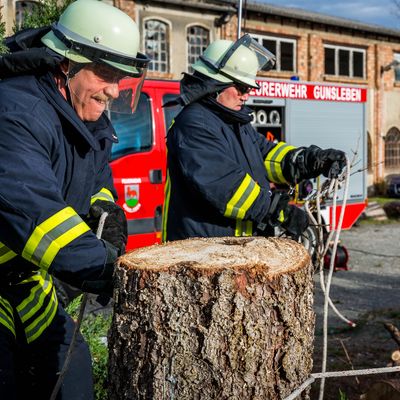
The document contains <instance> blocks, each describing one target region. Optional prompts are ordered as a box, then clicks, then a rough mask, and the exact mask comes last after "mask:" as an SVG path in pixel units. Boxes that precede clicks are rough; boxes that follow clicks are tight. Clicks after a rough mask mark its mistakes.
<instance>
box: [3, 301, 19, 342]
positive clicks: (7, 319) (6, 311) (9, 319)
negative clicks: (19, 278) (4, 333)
mask: <svg viewBox="0 0 400 400" xmlns="http://www.w3.org/2000/svg"><path fill="white" fill-rule="evenodd" d="M0 324H2V325H3V326H5V327H6V328H7V329H8V330H9V331H10V332H11V333H12V334H13V335H14V336H15V327H14V314H13V310H12V307H11V305H10V303H9V302H8V301H7V300H6V299H3V298H1V297H0Z"/></svg>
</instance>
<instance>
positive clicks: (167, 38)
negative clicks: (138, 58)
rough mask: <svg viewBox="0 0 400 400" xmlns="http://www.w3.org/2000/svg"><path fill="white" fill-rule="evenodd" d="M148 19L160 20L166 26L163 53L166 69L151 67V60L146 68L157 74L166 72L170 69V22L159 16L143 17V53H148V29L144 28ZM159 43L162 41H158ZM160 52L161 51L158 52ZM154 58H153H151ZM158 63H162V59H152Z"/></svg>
mask: <svg viewBox="0 0 400 400" xmlns="http://www.w3.org/2000/svg"><path fill="white" fill-rule="evenodd" d="M149 21H157V22H160V23H162V24H164V25H165V27H166V31H165V53H166V61H165V64H166V69H165V71H162V70H161V69H152V68H151V66H152V61H150V63H149V68H148V72H152V73H158V74H168V73H170V71H171V46H170V36H171V22H170V21H168V20H166V19H163V18H160V17H158V16H157V17H147V18H144V19H143V22H142V23H143V35H142V37H143V50H144V53H146V54H148V53H149V52H148V51H147V32H148V29H147V28H146V24H147V23H148V22H149ZM159 43H160V44H161V43H162V42H159ZM160 54H161V53H160ZM153 59H154V58H153ZM154 61H155V62H156V63H157V64H158V65H161V63H164V61H162V60H161V59H159V60H154Z"/></svg>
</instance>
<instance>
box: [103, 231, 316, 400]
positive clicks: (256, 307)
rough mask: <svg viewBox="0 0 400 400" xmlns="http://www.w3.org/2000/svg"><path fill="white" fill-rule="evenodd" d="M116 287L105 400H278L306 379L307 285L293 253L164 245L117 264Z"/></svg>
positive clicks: (277, 243) (310, 322) (303, 263)
mask: <svg viewBox="0 0 400 400" xmlns="http://www.w3.org/2000/svg"><path fill="white" fill-rule="evenodd" d="M116 279H117V283H116V286H117V289H116V296H115V304H114V317H113V322H112V326H111V330H110V335H109V349H110V353H109V354H110V358H109V398H110V399H112V400H117V399H118V400H134V399H135V400H142V399H146V400H147V399H157V400H159V399H160V400H162V399H169V400H172V399H175V400H194V399H202V400H208V399H218V400H222V399H229V400H234V399H237V400H239V399H240V400H243V399H252V400H255V399H260V400H261V399H263V400H266V399H268V400H272V399H283V398H284V397H286V396H287V395H289V394H290V393H291V392H292V391H293V390H294V389H295V388H296V387H298V386H299V385H300V384H301V383H302V382H304V381H305V380H306V379H307V378H308V377H309V374H310V372H311V369H312V352H313V339H314V320H315V317H314V311H313V279H312V265H311V262H310V258H309V256H308V253H307V251H306V250H305V249H304V247H303V246H302V245H300V244H298V243H296V242H294V241H292V240H288V239H278V238H262V237H257V238H255V237H251V238H232V237H230V238H201V239H200V238H199V239H188V240H183V241H176V242H169V243H167V244H165V245H155V246H151V247H147V248H142V249H139V250H136V251H133V252H131V253H129V254H126V255H125V256H123V257H121V258H120V260H119V263H118V267H117V271H116ZM299 398H301V397H299ZM302 398H308V395H307V394H303V397H302Z"/></svg>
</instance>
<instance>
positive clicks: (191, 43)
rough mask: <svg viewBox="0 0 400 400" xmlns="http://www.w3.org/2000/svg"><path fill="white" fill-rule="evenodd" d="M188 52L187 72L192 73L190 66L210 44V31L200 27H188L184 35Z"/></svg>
mask: <svg viewBox="0 0 400 400" xmlns="http://www.w3.org/2000/svg"><path fill="white" fill-rule="evenodd" d="M186 40H187V51H188V72H189V73H193V68H192V67H191V65H192V64H193V63H195V62H196V61H197V59H198V58H199V56H200V55H201V54H203V52H204V50H205V49H206V48H207V46H208V45H209V44H210V31H209V30H208V29H206V28H203V27H202V26H189V27H188V28H187V33H186Z"/></svg>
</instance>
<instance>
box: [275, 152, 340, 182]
mask: <svg viewBox="0 0 400 400" xmlns="http://www.w3.org/2000/svg"><path fill="white" fill-rule="evenodd" d="M345 166H346V154H345V153H344V152H343V151H341V150H335V149H326V150H322V149H321V148H319V147H318V146H314V145H312V146H310V147H299V148H297V149H295V150H292V151H290V152H289V153H288V154H287V155H286V157H285V158H284V160H283V162H282V169H283V175H284V177H285V178H286V180H287V181H288V182H291V183H298V182H300V181H302V180H303V179H309V178H316V177H317V176H319V175H321V174H322V175H324V176H326V177H329V178H337V177H338V176H339V175H340V174H341V172H342V171H343V168H344V167H345Z"/></svg>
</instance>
